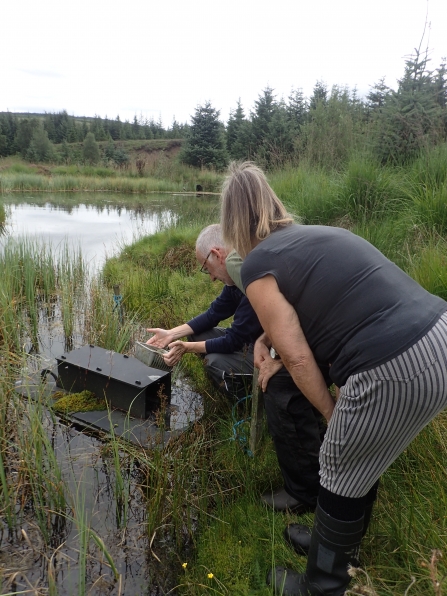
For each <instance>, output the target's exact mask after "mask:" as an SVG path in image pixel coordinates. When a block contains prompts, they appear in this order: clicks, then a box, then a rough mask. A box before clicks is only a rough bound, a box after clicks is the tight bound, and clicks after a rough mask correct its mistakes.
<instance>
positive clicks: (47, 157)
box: [26, 125, 54, 162]
mask: <svg viewBox="0 0 447 596" xmlns="http://www.w3.org/2000/svg"><path fill="white" fill-rule="evenodd" d="M26 157H27V159H29V160H30V161H37V162H39V161H40V162H47V161H51V160H52V159H54V147H53V143H52V142H51V141H50V140H49V138H48V133H47V131H46V130H44V128H43V126H41V125H39V126H38V127H36V129H35V130H34V132H33V136H32V138H31V142H30V144H29V147H28V151H27V152H26Z"/></svg>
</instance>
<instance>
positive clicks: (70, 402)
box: [53, 390, 107, 413]
mask: <svg viewBox="0 0 447 596" xmlns="http://www.w3.org/2000/svg"><path fill="white" fill-rule="evenodd" d="M53 397H54V399H55V400H56V402H55V404H54V405H53V409H54V410H55V411H56V412H64V413H68V412H93V411H95V410H107V403H106V401H105V399H99V398H97V397H96V395H95V394H94V393H92V392H91V391H87V390H85V391H81V392H80V393H68V394H67V393H63V392H62V391H58V392H56V393H55V394H54V396H53Z"/></svg>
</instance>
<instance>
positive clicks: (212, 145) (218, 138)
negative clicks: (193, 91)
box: [181, 101, 228, 170]
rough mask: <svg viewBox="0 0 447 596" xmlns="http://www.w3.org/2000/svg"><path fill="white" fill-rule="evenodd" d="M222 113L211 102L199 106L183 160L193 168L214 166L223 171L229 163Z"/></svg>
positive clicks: (182, 156) (182, 154)
mask: <svg viewBox="0 0 447 596" xmlns="http://www.w3.org/2000/svg"><path fill="white" fill-rule="evenodd" d="M219 115H220V112H219V111H218V110H216V109H214V108H213V107H212V105H211V102H209V101H207V102H205V105H203V106H198V107H197V108H196V112H195V114H194V116H193V117H192V118H191V120H192V124H191V127H190V129H189V131H188V133H187V137H186V143H185V145H184V148H183V151H182V153H181V160H182V161H183V162H184V163H187V164H190V165H192V166H200V167H204V166H212V167H214V168H216V169H217V170H221V169H223V168H224V167H225V166H226V164H227V163H228V153H227V149H226V146H225V137H224V127H223V124H222V123H221V122H220V121H219Z"/></svg>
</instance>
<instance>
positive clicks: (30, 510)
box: [0, 144, 447, 596]
mask: <svg viewBox="0 0 447 596" xmlns="http://www.w3.org/2000/svg"><path fill="white" fill-rule="evenodd" d="M8 159H9V158H8ZM16 163H18V162H16ZM446 164H447V147H446V146H445V145H442V144H441V145H438V146H437V147H435V148H434V149H432V150H430V151H425V152H423V153H421V154H420V156H419V157H418V158H416V159H414V160H412V161H411V163H409V164H408V165H406V166H395V165H388V166H384V165H380V164H378V162H377V161H375V160H373V159H370V158H367V157H364V156H361V155H356V156H354V157H352V158H351V159H349V160H348V161H347V162H346V164H345V166H344V167H341V168H338V169H337V170H326V169H322V168H315V167H311V166H310V165H309V164H308V163H303V164H301V166H298V167H297V166H294V167H292V166H290V167H284V168H281V169H279V170H273V171H272V172H271V173H270V176H269V179H270V181H271V183H272V185H273V187H274V188H275V190H276V192H277V193H278V195H279V196H280V197H281V199H282V200H283V201H284V202H285V203H286V205H287V207H288V209H289V210H290V211H292V212H293V213H295V214H296V215H297V216H298V217H299V218H300V219H301V221H302V222H303V223H305V224H315V223H318V224H323V225H338V226H342V227H347V228H349V229H351V230H353V231H354V232H355V233H357V234H359V235H361V236H363V237H365V238H366V239H368V240H369V241H370V242H372V243H373V244H374V245H376V246H377V247H378V248H379V249H380V250H381V251H382V252H384V253H385V254H386V255H387V256H388V258H390V259H391V260H393V261H395V262H396V263H397V264H398V265H399V266H400V267H402V268H403V269H404V270H405V271H407V272H408V273H409V274H410V275H411V276H413V277H414V278H415V279H417V280H418V281H419V282H420V283H421V284H422V285H423V286H424V287H426V288H427V289H428V290H429V291H431V292H433V293H436V294H438V295H440V296H442V297H444V298H447V268H446V261H447V242H446V239H445V234H446V229H447V213H446V212H447V166H446ZM23 167H27V166H23ZM55 167H56V166H55ZM172 167H174V166H172ZM81 169H82V168H81ZM3 171H5V170H3ZM92 173H93V175H92V176H90V177H89V176H86V179H88V180H92V179H93V180H96V179H100V177H99V176H98V172H94V171H93V170H92ZM16 174H17V175H19V173H18V172H16ZM14 175H15V174H14ZM26 175H33V176H34V175H36V174H30V173H29V172H28V173H26ZM70 175H71V174H70ZM207 175H209V176H213V180H214V182H213V184H215V187H217V186H218V183H219V180H220V177H219V175H218V174H216V173H208V174H207ZM4 176H6V177H7V173H6V174H3V172H2V176H1V178H2V184H3V177H4ZM36 176H38V177H39V179H40V178H44V176H42V174H37V175H36ZM64 176H68V174H61V178H63V177H64ZM75 178H76V179H78V176H77V175H76V176H75ZM109 178H110V180H112V179H113V176H110V177H109ZM131 179H132V178H130V177H129V180H131ZM134 180H135V181H136V182H138V181H139V179H138V177H135V179H134ZM165 184H166V186H167V187H170V190H176V189H177V187H176V186H175V184H176V183H175V182H165ZM8 188H9V187H8ZM14 196H15V195H4V196H3V200H2V204H3V211H4V214H5V224H4V225H6V228H7V223H8V213H9V211H8V210H9V206H10V205H11V204H13V202H14V200H15V199H14ZM63 196H64V199H63V200H64V201H65V204H67V205H71V207H72V208H74V205H75V204H76V201H77V199H76V198H75V197H82V201H83V202H85V203H87V204H90V206H94V205H95V204H96V205H97V208H100V207H99V205H103V204H104V203H103V199H105V198H106V197H107V198H106V200H107V201H111V202H112V203H113V204H117V205H121V207H122V206H123V205H127V206H128V207H129V208H130V207H132V208H133V209H135V210H137V211H138V213H139V214H140V215H141V217H142V218H144V217H145V216H146V215H148V213H149V212H150V211H151V208H150V201H149V197H148V196H146V195H143V196H139V197H138V198H137V199H135V197H134V196H133V195H128V196H127V197H126V196H123V195H116V194H107V195H100V194H97V193H94V194H93V193H90V194H87V195H80V194H76V195H73V194H69V193H64V195H63ZM33 197H34V199H33V200H34V201H36V202H37V204H39V201H40V204H46V203H47V202H51V201H54V202H57V201H58V200H60V196H58V195H54V194H51V195H43V194H42V195H40V194H33ZM39 197H41V198H39ZM172 201H174V203H175V205H176V207H175V208H174V207H173V204H172ZM95 202H96V203H95ZM107 204H108V205H110V204H111V203H107ZM157 205H158V207H153V208H152V210H153V211H155V212H156V213H158V214H159V215H160V213H161V212H162V211H163V210H166V209H169V210H170V212H171V213H174V215H175V216H174V217H159V218H158V219H157V225H156V229H153V230H151V231H150V233H147V231H146V233H144V234H143V235H142V236H141V237H138V238H137V237H135V238H132V239H128V240H127V241H126V242H124V243H122V244H121V245H120V246H119V247H118V250H117V251H116V254H115V255H110V254H109V255H108V258H107V260H106V262H105V264H104V266H103V268H102V269H101V270H100V271H96V272H94V273H92V272H91V271H90V270H89V267H88V266H87V264H86V262H85V259H84V257H83V254H82V247H80V248H79V250H78V251H76V250H75V251H73V250H68V249H67V247H64V245H63V244H62V245H61V246H60V247H59V249H56V248H55V247H53V246H51V245H50V244H48V243H46V242H43V241H42V240H39V239H38V238H33V239H31V238H27V237H19V238H15V237H12V236H11V234H10V235H8V236H6V237H5V236H3V238H2V241H1V246H2V249H1V252H0V259H1V265H0V266H1V271H2V288H1V292H0V318H1V319H0V330H1V335H0V365H1V367H2V374H1V376H0V415H1V423H0V515H1V546H0V548H1V554H0V569H1V580H2V593H5V594H16V593H30V594H31V593H35V594H54V595H56V594H61V595H65V594H67V595H68V594H70V595H71V594H73V595H79V594H88V593H90V594H102V593H104V594H105V593H107V594H136V593H138V594H140V593H141V594H154V595H155V594H164V593H165V594H166V593H169V591H171V592H170V593H172V594H174V593H177V594H191V595H196V594H197V595H198V594H204V593H210V594H231V595H237V594H240V595H241V596H243V595H247V596H248V595H254V594H256V595H260V596H262V594H265V595H267V594H269V590H268V588H267V587H266V586H265V575H266V572H267V570H268V568H269V567H270V565H271V564H272V562H275V563H276V564H281V565H282V564H285V565H286V566H289V567H290V566H291V567H293V568H301V569H303V568H304V566H305V559H304V558H298V557H297V556H296V555H294V554H293V552H292V551H291V550H290V549H289V548H288V547H287V546H286V544H285V542H284V540H283V538H282V530H283V528H284V526H285V523H287V522H288V521H298V520H299V521H300V522H301V523H303V522H310V521H311V518H312V516H311V515H305V516H301V517H300V518H297V517H295V516H293V515H283V514H273V513H271V512H270V511H267V510H266V509H265V508H264V507H263V506H262V505H261V504H260V502H259V494H260V493H261V492H263V491H264V490H266V489H268V488H269V487H270V486H272V487H275V486H277V485H279V483H280V477H279V470H278V468H277V464H276V459H275V454H274V451H273V448H272V444H271V441H270V439H269V437H268V435H267V433H266V432H265V434H264V436H263V440H262V444H261V447H260V449H259V451H258V452H257V453H256V454H255V456H254V457H250V456H249V455H247V453H246V449H245V443H244V439H246V437H247V430H248V428H247V427H248V424H247V423H245V424H244V423H242V424H240V425H238V426H237V427H236V426H235V422H236V421H240V420H241V419H244V418H246V417H248V416H249V413H250V412H249V405H247V406H246V407H245V410H244V408H242V411H235V410H234V409H233V405H234V404H232V403H229V401H228V400H227V399H226V398H224V397H223V396H221V395H220V394H219V393H218V392H217V391H216V390H215V389H214V388H213V387H212V386H211V385H210V383H209V381H208V380H207V379H206V377H205V376H204V373H203V369H202V367H201V364H200V362H199V360H198V359H197V358H195V357H194V356H193V355H185V358H184V362H183V365H182V366H183V368H182V371H181V374H182V375H184V378H187V379H188V382H189V383H191V385H192V386H193V387H194V389H195V390H196V391H197V392H199V393H200V394H201V395H202V396H203V399H204V413H203V416H202V417H201V418H200V419H198V420H195V421H194V422H192V423H191V424H190V426H189V428H188V430H187V431H186V432H183V433H182V434H181V435H179V436H178V437H177V438H173V439H172V440H171V441H170V442H168V443H167V444H166V445H164V446H163V445H159V446H158V447H157V448H156V449H141V448H136V447H135V446H133V445H131V444H128V443H125V442H121V441H119V440H118V439H116V438H113V435H112V438H110V437H109V438H104V440H101V441H100V440H98V439H97V438H94V437H87V436H85V435H84V434H82V433H79V432H78V431H77V430H76V429H74V428H70V427H67V426H65V425H64V424H63V423H61V421H60V419H59V418H58V416H57V415H56V413H54V411H53V409H52V407H51V406H52V402H51V400H50V398H49V396H48V395H47V393H46V392H45V391H44V388H42V389H41V390H40V392H38V396H37V399H35V400H28V401H27V400H24V399H23V398H22V397H21V396H19V395H18V394H17V393H16V392H15V388H16V386H15V383H16V381H17V378H18V377H19V376H22V377H24V378H25V379H26V378H29V380H30V381H29V382H30V384H31V380H32V379H33V374H34V373H35V372H36V371H38V370H39V369H40V368H41V367H42V366H41V365H42V358H43V359H44V360H45V358H47V356H46V354H45V350H42V341H41V340H42V330H43V329H44V326H45V325H46V327H45V328H46V329H48V323H50V331H49V333H53V334H54V335H56V334H59V335H60V337H62V338H63V342H64V343H66V345H67V346H76V345H82V344H83V343H93V344H96V345H99V346H101V347H105V348H109V349H113V350H116V351H118V352H128V353H131V354H132V350H133V345H134V342H135V340H137V339H142V338H144V337H145V335H144V329H145V327H146V326H164V327H172V326H175V325H177V324H179V323H182V322H184V321H185V320H188V319H189V318H191V317H192V316H194V315H195V314H197V313H198V312H200V311H202V310H204V309H206V308H207V306H208V305H209V303H210V301H211V300H212V299H213V297H214V296H216V295H217V293H218V292H219V291H220V288H219V287H215V286H214V285H213V284H211V283H210V282H209V280H207V279H206V278H205V276H202V275H200V274H199V273H198V271H197V267H196V264H195V257H194V242H195V238H196V236H197V234H198V232H199V231H200V229H201V228H202V227H203V226H205V225H207V224H208V223H211V222H215V221H217V220H218V217H219V205H218V199H217V197H212V196H211V197H203V196H202V197H197V198H196V197H191V196H188V197H175V198H174V199H171V198H168V195H166V196H165V197H160V198H159V199H158V200H157ZM157 210H158V211H157ZM115 284H119V285H120V288H121V292H122V295H123V302H122V305H123V313H124V317H123V318H122V320H120V317H119V316H118V313H117V312H116V310H115V311H114V310H113V286H114V285H115ZM44 324H45V325H44ZM46 333H48V332H46ZM46 364H48V362H47V361H46ZM235 429H237V430H235ZM446 449H447V418H446V416H445V414H442V415H440V416H439V417H438V418H437V419H436V420H435V421H434V422H433V423H432V424H430V425H429V427H427V428H426V429H425V430H424V431H423V433H421V435H420V436H419V437H418V438H417V439H416V441H414V443H413V444H412V445H411V446H410V447H409V448H408V449H407V450H406V451H405V453H404V454H403V455H402V456H401V457H400V458H399V459H398V460H397V461H396V462H395V464H394V465H393V466H392V467H391V468H390V470H389V471H388V472H387V473H386V474H385V475H384V477H383V482H382V485H381V489H380V491H379V499H378V503H377V508H376V512H375V515H374V517H373V522H372V525H371V527H370V530H369V532H368V534H367V536H366V538H365V540H364V543H363V550H362V569H363V570H364V573H363V572H360V574H359V576H358V577H357V578H356V579H355V580H354V582H353V583H355V582H358V583H360V584H361V585H363V586H364V587H363V588H362V589H363V592H362V591H361V589H358V590H357V592H353V593H368V592H366V588H365V586H367V587H368V586H369V589H370V590H374V592H373V591H370V592H369V593H371V594H374V593H377V594H380V595H389V596H395V595H397V594H402V595H404V594H411V595H420V596H422V595H426V594H434V595H437V594H442V593H443V592H445V590H444V586H443V583H442V578H443V577H444V576H445V574H446V567H445V562H444V561H443V559H442V558H440V557H439V555H438V554H436V553H435V554H433V551H434V550H435V549H438V550H440V551H441V552H444V553H445V552H447V550H446V548H447V544H446V538H445V537H446V528H445V524H446V518H445V507H446V502H447V494H446V491H447V482H446V480H447V479H446V471H445V461H446V458H447V453H446ZM99 511H102V512H103V513H104V512H106V515H105V517H104V516H103V517H101V518H100V516H99V513H98V512H99ZM99 519H101V521H100V522H99ZM438 581H439V582H440V584H439V585H438V584H437V583H436V582H438ZM410 584H411V587H409V586H410Z"/></svg>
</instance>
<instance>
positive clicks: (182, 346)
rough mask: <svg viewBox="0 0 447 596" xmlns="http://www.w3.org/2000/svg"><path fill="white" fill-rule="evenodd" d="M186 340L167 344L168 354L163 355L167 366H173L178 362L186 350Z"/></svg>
mask: <svg viewBox="0 0 447 596" xmlns="http://www.w3.org/2000/svg"><path fill="white" fill-rule="evenodd" d="M187 345H188V342H186V341H174V342H173V343H171V344H169V354H165V355H164V356H163V360H164V361H165V363H166V364H167V365H168V366H175V365H176V364H177V362H179V361H180V360H181V358H182V356H183V354H184V353H185V352H187V349H186V348H187Z"/></svg>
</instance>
